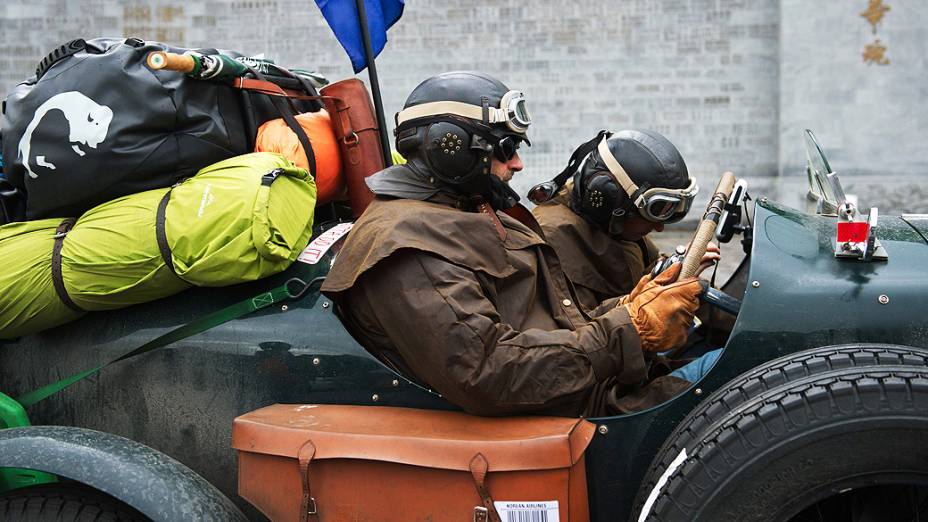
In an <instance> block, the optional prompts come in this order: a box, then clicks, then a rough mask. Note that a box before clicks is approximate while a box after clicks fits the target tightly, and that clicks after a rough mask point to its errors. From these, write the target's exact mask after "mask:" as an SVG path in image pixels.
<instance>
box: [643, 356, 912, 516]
mask: <svg viewBox="0 0 928 522" xmlns="http://www.w3.org/2000/svg"><path fill="white" fill-rule="evenodd" d="M885 365H902V366H922V367H928V350H924V349H921V348H911V347H908V346H898V345H892V344H854V345H840V346H824V347H821V348H814V349H811V350H805V351H802V352H796V353H793V354H790V355H787V356H784V357H780V358H779V359H774V360H772V361H769V362H767V363H764V364H762V365H760V366H758V367H756V368H753V369H752V370H750V371H748V372H746V373H743V374H741V375H739V376H738V377H736V378H734V379H732V380H731V381H729V382H728V383H727V384H725V385H724V386H722V387H721V388H719V389H718V390H716V391H715V393H713V394H711V395H709V396H708V397H707V398H706V399H705V400H703V401H702V402H701V403H700V404H699V405H698V406H697V407H696V408H694V409H693V411H691V412H690V413H689V415H687V416H686V417H685V418H684V419H683V420H682V421H681V422H680V423H679V424H677V427H676V428H674V431H673V432H672V433H671V434H670V436H669V437H667V440H666V441H665V442H664V445H663V446H662V447H661V449H660V450H658V452H657V454H656V455H655V457H654V460H653V461H652V462H651V466H650V468H649V470H648V473H647V474H646V475H645V478H644V480H643V481H642V482H641V486H640V487H639V488H638V495H637V497H636V498H635V503H634V505H633V506H634V508H633V509H632V517H631V520H638V513H639V512H640V511H641V506H642V505H644V502H645V500H646V499H647V497H648V495H649V494H650V492H651V491H652V490H653V489H654V486H655V485H656V484H657V481H658V479H659V478H660V477H661V475H663V473H664V470H666V469H667V466H669V465H670V463H671V462H672V461H673V459H675V458H676V457H677V455H679V454H680V451H681V450H682V449H684V448H686V449H687V450H691V449H692V447H693V446H694V445H695V444H696V443H697V442H699V440H700V439H701V438H702V436H703V435H704V432H705V430H706V428H708V427H709V426H712V425H713V424H714V423H715V422H717V421H719V420H720V419H722V418H723V417H725V416H726V415H728V414H729V413H730V412H731V411H732V410H733V409H734V408H736V407H738V406H739V405H741V404H743V403H744V402H746V401H748V400H750V399H752V398H754V397H757V396H758V395H760V394H761V393H764V392H766V391H768V390H770V389H773V388H776V387H778V386H782V385H784V384H786V383H789V382H792V381H795V380H797V379H801V378H805V377H808V376H810V375H816V374H820V373H824V372H828V371H833V370H838V369H841V368H855V367H863V366H885Z"/></svg>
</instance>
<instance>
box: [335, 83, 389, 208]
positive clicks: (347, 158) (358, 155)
mask: <svg viewBox="0 0 928 522" xmlns="http://www.w3.org/2000/svg"><path fill="white" fill-rule="evenodd" d="M319 94H321V95H322V101H323V103H324V104H325V106H326V110H327V111H328V112H329V115H330V116H331V117H332V125H333V127H334V128H335V137H336V138H337V139H338V145H339V149H340V151H341V156H342V167H343V169H344V174H345V183H346V185H347V186H348V199H349V201H350V202H351V211H352V213H353V214H354V216H355V217H358V216H360V215H361V213H362V212H364V209H366V208H367V205H368V204H370V202H371V201H372V200H373V199H374V193H373V192H371V190H370V189H369V188H368V187H367V184H366V183H365V182H364V178H366V177H367V176H370V175H371V174H374V173H375V172H379V171H381V170H383V169H384V167H385V165H384V163H383V152H382V149H381V146H380V128H379V127H378V126H377V117H376V116H375V114H374V105H373V103H372V102H371V97H370V94H368V92H367V87H365V86H364V82H362V81H361V80H358V79H357V78H349V79H347V80H342V81H339V82H335V83H332V84H330V85H327V86H325V87H323V88H322V90H320V91H319Z"/></svg>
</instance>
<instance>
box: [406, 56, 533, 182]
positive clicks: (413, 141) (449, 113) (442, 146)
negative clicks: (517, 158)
mask: <svg viewBox="0 0 928 522" xmlns="http://www.w3.org/2000/svg"><path fill="white" fill-rule="evenodd" d="M529 125H531V116H530V114H529V112H528V110H527V108H526V106H525V97H524V96H523V95H522V93H521V92H519V91H514V90H511V89H509V88H508V87H506V85H504V84H503V83H502V82H500V81H499V80H497V79H496V78H493V77H492V76H490V75H488V74H485V73H480V72H473V71H455V72H448V73H443V74H439V75H437V76H433V77H431V78H429V79H427V80H425V81H423V82H422V83H420V84H419V86H418V87H416V88H415V89H413V91H412V93H411V94H410V95H409V98H407V100H406V104H405V105H404V106H403V110H402V111H400V112H399V113H397V114H396V130H395V131H394V133H395V135H396V150H397V151H399V153H400V154H402V155H403V156H406V157H407V158H409V159H411V160H412V159H418V160H419V161H421V162H422V163H424V164H425V167H426V168H427V169H428V170H429V172H430V173H431V174H432V175H434V176H435V178H436V179H438V180H439V181H440V182H442V183H443V184H444V185H446V186H448V187H450V188H452V189H454V190H455V191H456V192H459V193H462V194H466V195H477V194H486V193H488V192H489V191H490V185H491V183H490V159H491V157H493V156H495V157H497V158H498V159H500V160H501V161H508V160H509V159H510V158H512V156H513V155H514V154H515V152H516V150H517V149H518V147H519V144H520V143H521V142H523V141H524V142H526V143H528V137H527V136H526V131H527V130H528V127H529Z"/></svg>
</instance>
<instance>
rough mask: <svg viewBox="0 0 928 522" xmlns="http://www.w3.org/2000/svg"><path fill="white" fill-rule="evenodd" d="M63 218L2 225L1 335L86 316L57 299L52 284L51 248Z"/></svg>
mask: <svg viewBox="0 0 928 522" xmlns="http://www.w3.org/2000/svg"><path fill="white" fill-rule="evenodd" d="M62 221H63V220H61V219H57V218H55V219H43V220H40V221H25V222H22V223H10V224H8V225H4V226H2V227H0V267H2V270H0V338H9V337H17V336H20V335H23V334H26V333H29V332H34V331H37V330H41V329H44V328H51V327H53V326H58V325H59V324H64V323H67V322H68V321H73V320H74V319H77V318H78V317H80V316H81V315H83V312H77V311H74V310H71V309H70V308H68V307H67V306H65V304H64V303H62V302H61V300H60V299H58V296H57V295H55V287H54V284H53V283H52V249H53V248H54V245H55V234H56V231H57V229H58V226H59V225H60V224H61V223H62ZM37 325H40V326H37Z"/></svg>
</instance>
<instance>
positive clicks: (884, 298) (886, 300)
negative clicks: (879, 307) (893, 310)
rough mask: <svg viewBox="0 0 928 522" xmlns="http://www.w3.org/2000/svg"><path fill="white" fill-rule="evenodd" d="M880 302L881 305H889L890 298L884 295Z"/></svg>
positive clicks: (881, 296)
mask: <svg viewBox="0 0 928 522" xmlns="http://www.w3.org/2000/svg"><path fill="white" fill-rule="evenodd" d="M879 301H880V304H889V296H888V295H886V294H882V295H880V297H879Z"/></svg>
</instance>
